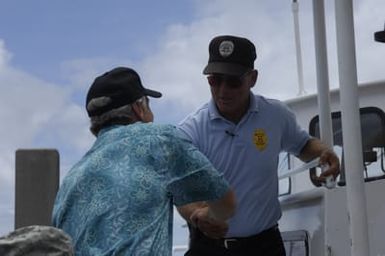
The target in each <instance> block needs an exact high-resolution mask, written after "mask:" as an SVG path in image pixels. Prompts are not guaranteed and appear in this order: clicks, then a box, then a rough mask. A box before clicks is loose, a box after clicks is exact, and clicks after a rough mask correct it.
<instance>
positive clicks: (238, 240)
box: [178, 36, 339, 256]
mask: <svg viewBox="0 0 385 256" xmlns="http://www.w3.org/2000/svg"><path fill="white" fill-rule="evenodd" d="M209 54H210V56H209V61H208V65H207V66H206V67H205V69H204V70H203V73H204V74H205V75H207V80H208V83H209V85H210V90H211V94H212V99H211V101H210V102H208V103H206V104H205V105H203V106H202V107H201V108H200V109H198V110H197V111H196V112H195V113H192V114H191V115H189V116H188V117H187V118H186V119H185V120H183V121H182V122H181V123H180V126H179V128H180V129H181V130H182V131H183V132H184V133H185V134H186V136H187V137H188V139H189V140H191V141H192V142H193V144H195V145H196V146H197V147H198V148H199V150H200V151H201V152H203V153H204V154H205V155H206V156H207V157H208V158H209V160H210V161H211V162H212V163H213V165H214V166H215V167H216V168H217V169H218V170H219V171H220V172H222V173H223V174H224V177H225V178H226V179H227V181H228V182H229V183H230V185H231V186H232V188H233V189H234V191H235V194H236V198H237V210H236V214H235V216H233V217H232V218H231V219H230V220H229V222H228V223H224V222H223V223H220V222H214V221H211V220H210V218H207V217H206V216H207V214H205V213H206V211H207V207H206V206H205V204H203V203H193V204H189V205H186V206H183V207H179V209H178V210H179V212H180V213H181V215H182V216H183V217H184V218H185V219H186V220H187V222H188V223H189V228H190V246H189V251H188V252H187V253H186V255H188V256H192V255H194V256H195V255H197V256H198V255H199V256H205V255H210V256H215V255H237V256H240V255H267V256H281V255H285V249H284V246H283V242H282V238H281V235H280V232H279V229H278V225H277V223H278V220H279V219H280V217H281V209H280V205H279V201H278V175H277V165H278V155H279V153H280V152H283V151H285V152H290V153H292V154H294V155H296V156H298V157H299V158H300V159H301V160H303V161H310V160H312V159H313V158H315V157H318V156H319V157H320V162H321V163H324V164H326V163H327V164H328V165H329V166H330V168H329V169H328V170H326V171H325V172H324V173H322V174H321V176H320V177H319V180H320V181H325V177H327V176H329V175H333V176H334V177H336V176H337V175H338V173H339V159H338V157H337V156H336V155H335V153H334V152H333V151H332V150H331V149H330V148H328V147H327V146H326V145H324V144H322V143H321V142H320V141H319V140H318V139H316V138H312V137H310V136H309V134H308V133H307V132H306V131H304V130H303V129H301V127H300V126H299V125H298V124H297V122H296V118H295V116H294V114H293V113H292V112H291V111H290V110H289V109H288V107H286V106H285V105H284V104H283V103H282V102H280V101H278V100H274V99H267V98H265V97H263V96H260V95H254V94H253V93H252V92H251V88H252V87H253V86H254V85H255V83H256V81H257V76H258V71H257V70H256V69H254V61H255V59H256V51H255V46H254V44H253V43H252V42H250V41H249V40H248V39H246V38H241V37H235V36H218V37H215V38H213V39H212V41H211V42H210V45H209ZM191 215H193V216H195V217H196V216H199V218H195V219H194V221H193V222H192V221H191V220H190V219H191V217H190V216H191Z"/></svg>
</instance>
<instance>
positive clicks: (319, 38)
mask: <svg viewBox="0 0 385 256" xmlns="http://www.w3.org/2000/svg"><path fill="white" fill-rule="evenodd" d="M313 19H314V43H315V52H316V58H315V59H316V71H317V91H318V109H319V124H320V135H321V139H322V141H323V142H324V143H325V144H327V145H328V146H330V147H332V146H333V131H332V121H331V116H330V112H331V111H330V96H329V72H328V60H327V43H326V28H325V6H324V0H313Z"/></svg>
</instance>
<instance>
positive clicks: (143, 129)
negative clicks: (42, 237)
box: [53, 122, 229, 256]
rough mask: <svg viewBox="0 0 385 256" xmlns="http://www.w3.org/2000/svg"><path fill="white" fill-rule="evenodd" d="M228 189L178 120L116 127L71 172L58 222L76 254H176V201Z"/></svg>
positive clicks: (59, 202) (212, 197) (56, 213)
mask: <svg viewBox="0 0 385 256" xmlns="http://www.w3.org/2000/svg"><path fill="white" fill-rule="evenodd" d="M228 189H229V187H228V183H227V182H226V181H225V180H224V178H223V177H222V175H221V174H219V173H218V172H217V171H216V170H215V169H214V167H213V166H212V165H211V163H210V162H209V161H208V160H207V158H206V157H205V156H203V154H201V153H200V152H199V151H198V150H197V149H196V148H195V147H194V146H192V144H190V143H189V142H188V141H187V140H184V139H182V137H181V136H180V134H178V131H177V129H176V128H175V127H173V126H171V125H159V124H153V123H146V124H145V123H140V122H139V123H135V124H131V125H118V126H112V127H109V128H106V129H103V130H101V131H100V133H99V135H98V137H97V139H96V142H95V143H94V145H93V146H92V148H91V149H90V150H89V151H88V152H87V153H86V154H85V156H84V157H83V158H82V159H81V160H80V161H79V162H78V163H77V164H76V165H75V166H74V167H73V168H72V169H71V170H70V171H69V172H68V174H67V176H66V177H65V178H64V180H63V182H62V184H61V186H60V189H59V192H58V194H57V197H56V202H55V205H54V209H53V225H54V226H55V227H58V228H61V229H63V230H64V231H65V232H66V233H68V234H69V235H70V236H71V237H72V239H73V244H74V249H75V253H76V255H81V256H88V255H93V256H95V255H96V256H102V255H130V256H133V255H140V256H143V255H151V256H154V255H161V256H165V255H171V248H172V223H173V205H177V206H178V205H183V204H186V203H190V202H193V201H206V200H215V199H218V198H220V197H221V196H223V195H224V194H225V193H226V192H227V190H228Z"/></svg>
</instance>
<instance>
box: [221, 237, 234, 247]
mask: <svg viewBox="0 0 385 256" xmlns="http://www.w3.org/2000/svg"><path fill="white" fill-rule="evenodd" d="M236 241H237V239H235V238H225V239H224V240H223V246H224V247H225V248H226V249H229V242H236Z"/></svg>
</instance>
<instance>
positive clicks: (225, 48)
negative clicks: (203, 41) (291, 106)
mask: <svg viewBox="0 0 385 256" xmlns="http://www.w3.org/2000/svg"><path fill="white" fill-rule="evenodd" d="M233 51H234V43H233V42H231V41H223V42H222V43H221V44H220V45H219V53H220V54H221V56H222V57H223V58H226V57H228V56H230V55H231V54H232V53H233Z"/></svg>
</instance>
